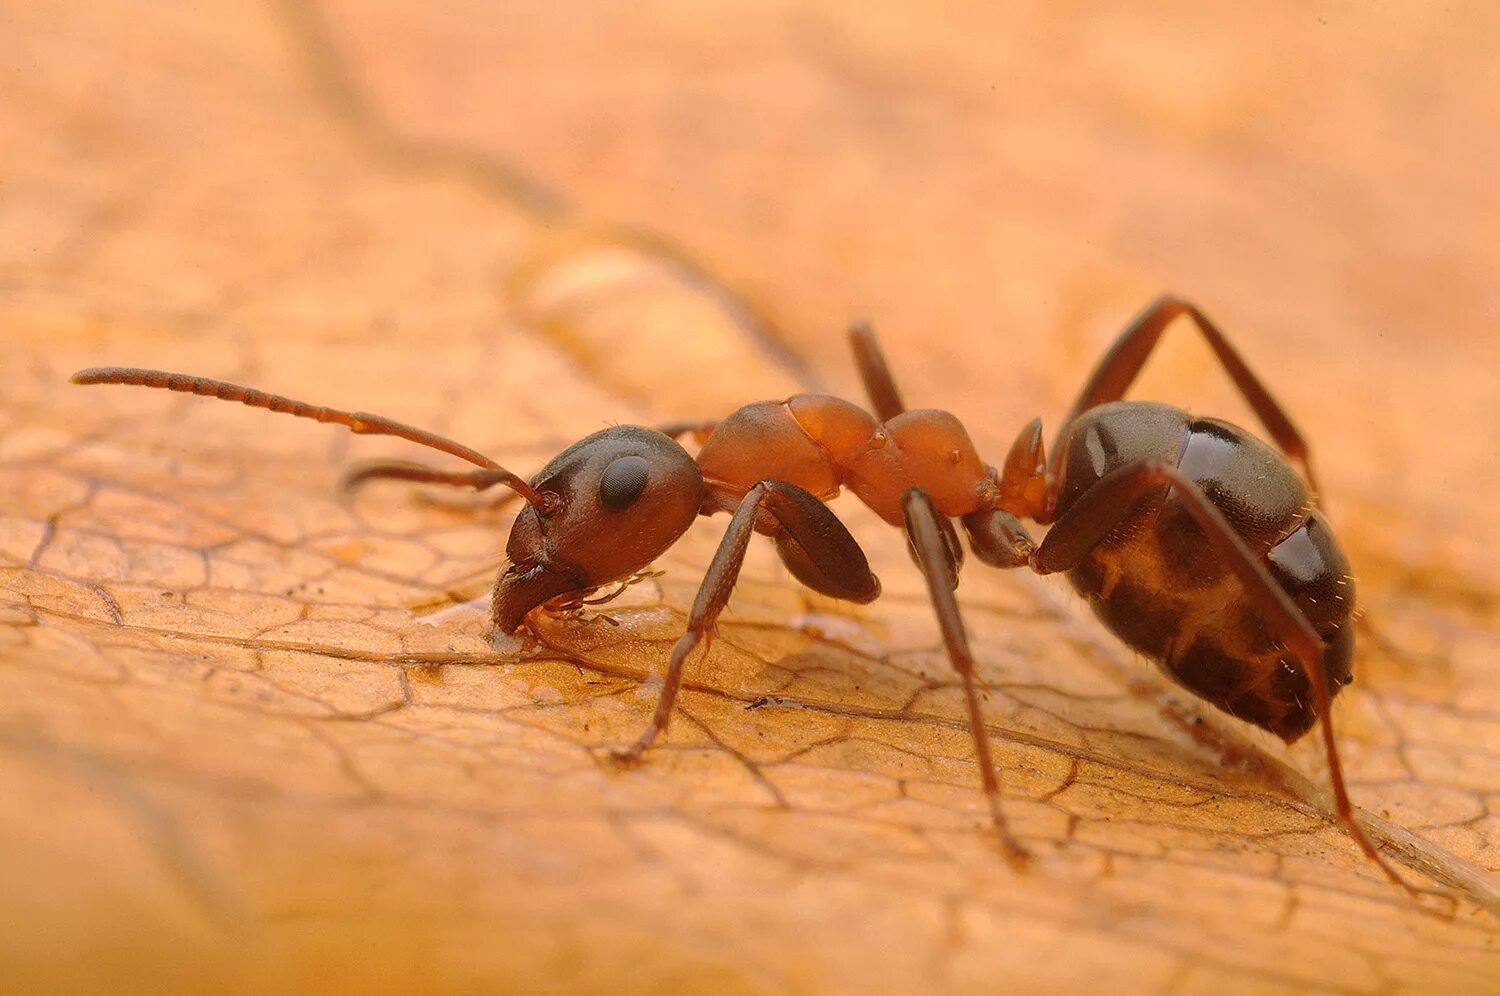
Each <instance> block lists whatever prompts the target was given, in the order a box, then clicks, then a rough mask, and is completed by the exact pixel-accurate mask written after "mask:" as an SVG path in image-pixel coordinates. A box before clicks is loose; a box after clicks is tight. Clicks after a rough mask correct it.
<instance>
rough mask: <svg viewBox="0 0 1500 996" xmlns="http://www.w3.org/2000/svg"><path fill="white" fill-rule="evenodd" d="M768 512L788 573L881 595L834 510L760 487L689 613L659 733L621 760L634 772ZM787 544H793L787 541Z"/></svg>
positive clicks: (675, 651) (839, 592)
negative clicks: (792, 549) (758, 522)
mask: <svg viewBox="0 0 1500 996" xmlns="http://www.w3.org/2000/svg"><path fill="white" fill-rule="evenodd" d="M762 510H765V511H766V512H769V513H770V514H771V515H772V516H773V517H774V518H775V520H776V521H777V522H778V523H779V524H780V525H781V527H782V530H783V532H782V533H781V534H780V535H778V537H777V539H778V542H777V546H778V548H781V547H783V546H787V547H793V546H794V547H795V548H796V551H797V552H796V554H794V555H792V556H794V557H795V560H788V566H792V567H793V570H794V573H796V574H797V577H798V580H800V581H802V582H803V583H804V584H807V585H809V586H810V587H812V588H814V589H816V590H818V591H821V592H823V593H824V594H828V595H833V596H834V597H837V598H843V599H846V600H849V601H853V602H869V601H873V600H874V599H875V598H876V596H878V595H879V594H880V582H879V581H877V580H876V578H875V575H874V574H872V573H870V565H869V562H868V561H866V560H865V555H864V551H862V550H861V549H860V548H859V544H858V543H856V542H855V540H854V537H853V536H850V535H849V530H848V529H846V528H844V524H843V523H842V522H840V521H839V520H838V518H837V516H835V515H834V514H833V512H831V511H830V510H829V508H828V506H827V505H825V504H823V502H821V501H819V500H818V499H817V497H816V496H814V495H813V494H811V493H810V492H808V491H805V490H803V489H802V488H799V487H797V486H796V485H795V484H788V483H787V482H785V481H775V480H765V481H761V482H760V483H758V484H756V485H755V486H754V487H752V488H751V489H750V490H749V491H747V492H745V497H744V498H742V499H740V504H739V507H738V508H736V509H735V511H734V516H733V517H732V518H731V519H730V520H729V528H728V529H726V530H725V531H724V538H723V539H722V540H720V541H719V549H718V550H717V551H715V552H714V559H713V560H712V561H711V562H710V563H709V565H708V571H707V572H706V573H705V574H704V575H703V583H702V585H701V586H700V587H699V588H698V597H697V598H695V599H693V607H692V610H691V611H690V612H689V613H688V628H687V632H686V633H684V634H682V638H681V639H679V640H678V641H677V645H676V646H674V647H673V648H672V657H671V659H670V660H669V661H668V663H667V674H666V679H665V681H664V683H663V685H662V689H661V696H660V698H658V699H657V700H656V711H655V712H654V713H653V714H652V717H651V725H649V726H647V727H646V729H645V731H644V732H642V733H641V735H640V738H639V739H637V740H636V742H635V743H634V744H632V745H631V746H630V747H629V748H627V749H625V750H622V751H615V752H614V759H615V760H616V761H617V762H620V763H623V764H630V763H632V762H635V761H638V760H639V759H640V757H641V755H642V754H644V753H645V752H646V750H647V749H648V748H650V746H651V745H652V744H653V743H654V742H655V741H656V738H657V737H658V736H660V735H661V734H663V733H665V732H666V729H667V724H668V723H669V722H671V719H672V706H673V705H674V704H675V703H676V701H677V693H678V692H679V691H680V690H681V689H682V672H683V668H684V666H685V665H686V664H687V659H688V656H689V655H690V654H692V652H693V651H694V650H695V649H697V647H698V645H699V644H703V645H704V646H707V644H708V642H709V641H710V639H711V638H712V636H713V631H714V624H715V623H716V622H717V621H718V618H719V613H720V612H722V611H723V609H724V606H725V604H726V603H728V601H729V594H730V592H732V591H733V590H734V584H735V581H737V580H738V579H739V575H740V568H741V567H742V566H743V565H744V563H745V550H746V549H747V548H748V547H749V546H750V537H751V536H752V535H754V533H755V524H756V519H757V517H758V515H759V513H760V512H761V511H762ZM786 536H789V537H790V540H784V539H783V537H786ZM788 556H789V554H788V552H787V551H786V550H782V557H783V559H787V558H788Z"/></svg>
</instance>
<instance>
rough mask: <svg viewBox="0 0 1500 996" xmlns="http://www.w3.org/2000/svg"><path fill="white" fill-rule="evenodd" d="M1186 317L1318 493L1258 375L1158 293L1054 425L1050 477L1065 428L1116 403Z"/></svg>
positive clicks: (1208, 327)
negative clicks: (1091, 411)
mask: <svg viewBox="0 0 1500 996" xmlns="http://www.w3.org/2000/svg"><path fill="white" fill-rule="evenodd" d="M1181 315H1187V316H1188V317H1189V318H1191V319H1192V320H1193V324H1194V325H1196V326H1197V327H1198V331H1199V332H1201V333H1203V338H1204V339H1206V340H1208V345H1209V348H1211V349H1212V350H1213V351H1214V355H1215V356H1217V357H1218V358H1219V363H1220V364H1222V365H1223V367H1224V370H1225V372H1227V373H1228V374H1229V379H1230V380H1232V381H1234V386H1235V387H1236V388H1238V389H1239V392H1240V394H1241V395H1243V396H1244V398H1245V400H1246V401H1248V402H1249V403H1250V407H1251V408H1252V409H1254V411H1255V414H1256V416H1257V417H1259V418H1260V420H1261V423H1262V424H1263V425H1264V426H1265V427H1266V430H1267V431H1268V432H1270V434H1271V438H1272V439H1274V440H1275V441H1276V444H1277V445H1278V446H1280V447H1281V449H1282V451H1283V452H1285V453H1286V455H1287V456H1289V457H1291V458H1292V459H1293V460H1295V461H1297V463H1299V464H1301V466H1302V473H1303V474H1304V475H1305V476H1306V477H1307V483H1308V485H1309V487H1310V488H1311V490H1312V491H1313V492H1314V493H1315V494H1316V492H1317V490H1318V482H1317V477H1316V476H1314V474H1313V469H1312V461H1311V458H1310V456H1309V454H1308V450H1307V441H1306V440H1304V439H1303V438H1302V433H1301V432H1299V431H1297V427H1296V426H1295V425H1293V424H1292V419H1291V416H1289V415H1288V414H1287V413H1286V409H1284V408H1282V407H1281V404H1280V402H1278V401H1277V400H1276V399H1275V398H1274V397H1272V396H1271V392H1270V391H1269V390H1267V388H1266V386H1265V384H1263V383H1262V382H1261V380H1260V378H1259V377H1257V376H1255V373H1254V372H1253V371H1252V370H1251V369H1250V367H1249V366H1248V365H1247V364H1246V363H1245V360H1244V358H1243V357H1241V356H1240V354H1239V352H1238V351H1237V350H1236V349H1235V348H1234V346H1232V345H1230V343H1229V339H1228V338H1226V337H1225V335H1224V333H1223V332H1221V331H1219V327H1218V326H1217V325H1215V324H1214V323H1213V322H1211V321H1209V319H1208V317H1207V316H1205V315H1204V314H1203V312H1201V311H1199V310H1198V308H1197V306H1196V305H1194V304H1192V303H1191V302H1189V301H1185V300H1183V299H1182V298H1180V297H1176V296H1173V295H1171V294H1163V295H1161V296H1160V297H1158V298H1156V300H1154V301H1152V302H1151V303H1150V304H1148V305H1147V306H1146V307H1145V309H1143V310H1142V311H1141V313H1140V314H1138V315H1136V316H1135V317H1134V318H1133V319H1131V320H1130V324H1128V325H1126V326H1125V328H1124V329H1123V330H1122V331H1121V332H1120V335H1119V337H1118V338H1117V339H1115V341H1114V343H1112V344H1111V345H1110V347H1109V349H1108V350H1106V351H1105V353H1104V355H1103V356H1102V357H1100V359H1099V363H1098V365H1096V366H1095V367H1094V372H1093V373H1092V374H1090V375H1089V379H1088V381H1087V382H1085V384H1084V386H1083V390H1082V391H1080V392H1079V394H1078V400H1077V401H1075V402H1074V403H1073V407H1072V409H1070V410H1069V412H1068V414H1067V417H1065V418H1064V419H1063V420H1062V422H1060V423H1059V425H1060V426H1061V430H1060V434H1059V435H1058V437H1057V441H1056V442H1055V443H1054V444H1053V447H1052V474H1053V476H1054V477H1056V476H1057V474H1058V472H1059V471H1060V470H1061V468H1062V462H1061V461H1062V444H1063V442H1064V440H1065V439H1066V438H1067V432H1068V427H1069V426H1071V425H1072V424H1073V422H1074V421H1075V420H1076V419H1077V418H1078V416H1079V415H1082V414H1083V413H1084V412H1086V411H1088V410H1089V409H1090V408H1093V407H1096V406H1097V405H1102V404H1104V403H1106V402H1109V401H1118V400H1119V399H1120V398H1122V397H1124V396H1125V392H1126V391H1127V390H1128V389H1129V388H1130V384H1131V382H1132V381H1134V380H1135V378H1136V375H1137V374H1139V373H1140V372H1141V367H1143V366H1145V364H1146V359H1147V358H1148V357H1149V356H1150V355H1151V351H1152V350H1153V349H1155V348H1156V344H1157V343H1158V342H1159V341H1160V340H1161V335H1162V333H1163V332H1164V331H1166V328H1167V326H1168V325H1170V324H1171V323H1172V321H1173V319H1175V318H1177V317H1179V316H1181Z"/></svg>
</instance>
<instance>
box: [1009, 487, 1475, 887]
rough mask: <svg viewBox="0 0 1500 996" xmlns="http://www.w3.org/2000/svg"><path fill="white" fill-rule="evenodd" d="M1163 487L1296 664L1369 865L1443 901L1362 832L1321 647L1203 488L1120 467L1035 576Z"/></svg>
mask: <svg viewBox="0 0 1500 996" xmlns="http://www.w3.org/2000/svg"><path fill="white" fill-rule="evenodd" d="M1163 485H1170V486H1171V487H1172V488H1173V490H1174V492H1175V493H1176V495H1177V498H1178V499H1179V500H1180V501H1181V502H1182V504H1183V505H1184V506H1185V507H1186V508H1187V510H1188V512H1189V513H1190V514H1191V515H1192V516H1193V518H1194V520H1196V521H1197V523H1198V525H1199V526H1201V527H1202V528H1203V531H1204V532H1205V533H1206V534H1207V535H1208V537H1209V540H1210V541H1211V542H1212V543H1213V544H1214V545H1215V546H1216V547H1217V548H1218V550H1219V554H1220V555H1221V556H1222V557H1223V558H1224V561H1225V563H1226V564H1227V565H1228V566H1229V567H1230V568H1231V569H1232V570H1233V571H1234V573H1235V574H1236V575H1237V576H1238V577H1239V580H1240V583H1241V584H1242V585H1243V586H1244V590H1245V594H1246V596H1247V597H1249V599H1250V600H1251V601H1252V602H1253V603H1254V604H1255V607H1256V608H1257V609H1259V610H1260V613H1261V616H1262V618H1263V619H1264V620H1265V622H1266V625H1267V626H1268V627H1269V628H1270V630H1271V631H1272V632H1273V633H1274V634H1275V635H1276V636H1277V637H1278V638H1279V639H1280V640H1281V642H1282V643H1283V644H1284V645H1285V646H1286V648H1287V650H1289V651H1290V652H1291V654H1292V656H1293V657H1294V658H1295V659H1296V662H1297V665H1298V667H1300V668H1301V669H1302V673H1303V674H1304V675H1305V676H1306V677H1307V683H1308V685H1309V687H1310V688H1311V690H1312V695H1313V708H1314V710H1315V711H1316V712H1317V715H1318V723H1319V726H1320V727H1321V728H1322V736H1323V748H1324V752H1325V753H1326V755H1327V758H1328V775H1329V779H1330V780H1331V781H1332V783H1333V799H1334V808H1335V810H1336V812H1337V814H1338V818H1339V821H1340V822H1341V823H1343V824H1344V826H1345V827H1347V828H1348V830H1349V834H1350V835H1351V836H1352V837H1353V838H1354V842H1355V843H1356V844H1358V845H1359V849H1360V850H1361V851H1363V852H1364V854H1365V857H1367V858H1369V859H1370V860H1371V861H1373V862H1374V863H1375V864H1376V865H1377V866H1378V867H1379V868H1380V870H1381V871H1382V872H1384V873H1385V875H1386V877H1387V878H1389V879H1390V880H1391V881H1392V882H1394V883H1395V884H1397V885H1399V886H1401V887H1402V888H1403V889H1405V890H1406V891H1407V892H1409V893H1411V894H1413V895H1415V894H1417V893H1428V894H1431V895H1442V896H1445V897H1446V896H1447V893H1445V892H1442V891H1441V890H1435V889H1425V888H1422V887H1420V886H1416V885H1413V884H1411V883H1410V882H1408V881H1406V879H1405V878H1403V877H1402V876H1401V875H1400V874H1399V873H1398V872H1397V871H1396V869H1395V867H1394V866H1392V865H1391V863H1390V862H1389V861H1387V860H1386V858H1385V857H1384V855H1382V854H1381V853H1380V851H1379V850H1378V849H1377V848H1376V847H1375V844H1374V842H1373V841H1371V840H1370V838H1369V837H1368V836H1367V835H1366V834H1365V831H1364V828H1363V827H1361V826H1360V825H1359V822H1358V821H1357V820H1356V819H1355V818H1354V807H1353V806H1352V805H1351V804H1350V802H1349V792H1348V790H1347V789H1346V788H1345V785H1344V768H1343V765H1342V763H1341V762H1340V761H1339V751H1338V745H1337V744H1336V743H1335V742H1334V739H1333V717H1332V715H1331V710H1332V705H1333V703H1332V696H1331V694H1330V693H1329V690H1328V675H1327V674H1326V672H1325V671H1324V670H1323V651H1324V644H1323V640H1322V638H1321V637H1319V636H1318V633H1317V631H1316V630H1314V629H1313V627H1312V625H1311V624H1310V623H1309V622H1308V621H1307V618H1306V617H1305V616H1304V615H1303V614H1302V611H1301V610H1300V609H1298V608H1297V604H1296V603H1295V602H1293V601H1292V599H1291V597H1290V596H1289V595H1287V593H1286V592H1285V591H1284V590H1283V589H1282V587H1281V586H1280V585H1279V584H1277V583H1276V579H1275V578H1274V577H1272V576H1271V572H1270V571H1269V570H1268V569H1267V568H1266V565H1265V563H1264V562H1263V561H1262V559H1261V558H1260V557H1257V556H1256V555H1255V553H1254V552H1253V551H1252V550H1251V549H1250V547H1248V546H1246V545H1245V541H1244V539H1243V538H1241V536H1240V534H1239V533H1238V532H1236V531H1235V529H1234V527H1233V526H1232V525H1230V523H1229V520H1228V519H1226V518H1224V513H1222V512H1220V511H1219V508H1218V506H1216V505H1215V504H1214V503H1213V502H1212V501H1210V500H1209V498H1208V496H1207V495H1205V494H1204V493H1203V491H1202V489H1201V488H1199V487H1198V485H1197V484H1196V483H1195V482H1194V481H1193V480H1192V479H1191V478H1189V477H1187V476H1186V475H1185V474H1183V473H1182V471H1181V470H1179V469H1178V468H1177V467H1174V466H1172V465H1171V464H1165V463H1160V462H1157V461H1142V462H1140V463H1134V464H1130V465H1127V466H1125V467H1121V468H1120V469H1119V470H1116V471H1114V472H1112V473H1110V474H1109V475H1107V476H1106V477H1104V478H1103V479H1102V480H1100V481H1099V482H1098V483H1097V484H1095V485H1094V487H1093V488H1091V489H1090V490H1089V491H1087V492H1086V493H1085V494H1084V495H1083V496H1082V497H1081V498H1079V499H1078V501H1077V503H1076V504H1074V505H1073V506H1072V507H1071V508H1069V509H1068V510H1067V511H1066V512H1064V513H1063V515H1062V516H1061V517H1060V518H1059V519H1058V520H1057V524H1056V525H1054V526H1053V527H1052V530H1051V532H1049V533H1048V534H1047V536H1046V538H1045V539H1043V540H1042V544H1041V546H1039V547H1038V548H1037V550H1036V552H1035V553H1034V554H1032V556H1031V565H1032V567H1033V568H1034V569H1035V570H1036V572H1037V573H1038V574H1052V573H1055V572H1058V571H1067V570H1071V569H1072V568H1073V567H1076V566H1077V565H1078V564H1079V562H1080V561H1082V560H1083V558H1084V557H1085V556H1086V555H1087V554H1088V552H1089V551H1090V550H1092V549H1093V548H1094V547H1095V546H1097V545H1098V544H1099V542H1100V541H1101V540H1103V539H1104V538H1105V537H1106V536H1108V535H1109V534H1110V532H1111V531H1113V530H1114V528H1115V527H1116V526H1118V525H1119V523H1120V521H1121V520H1122V519H1124V518H1125V517H1126V516H1128V515H1130V514H1131V512H1132V511H1134V509H1135V506H1136V504H1137V503H1138V502H1140V500H1141V499H1143V498H1145V497H1146V496H1147V495H1149V494H1150V493H1151V492H1152V491H1154V490H1156V489H1157V488H1160V487H1162V486H1163Z"/></svg>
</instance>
